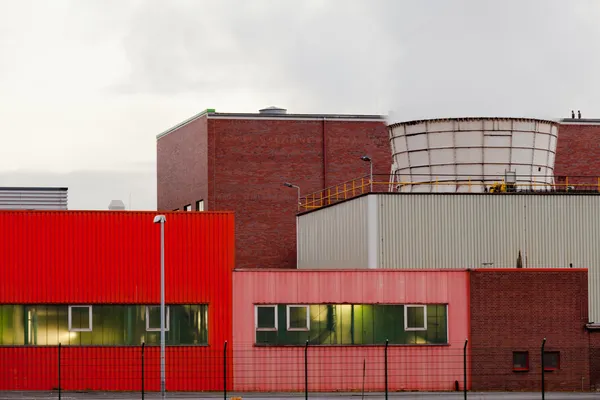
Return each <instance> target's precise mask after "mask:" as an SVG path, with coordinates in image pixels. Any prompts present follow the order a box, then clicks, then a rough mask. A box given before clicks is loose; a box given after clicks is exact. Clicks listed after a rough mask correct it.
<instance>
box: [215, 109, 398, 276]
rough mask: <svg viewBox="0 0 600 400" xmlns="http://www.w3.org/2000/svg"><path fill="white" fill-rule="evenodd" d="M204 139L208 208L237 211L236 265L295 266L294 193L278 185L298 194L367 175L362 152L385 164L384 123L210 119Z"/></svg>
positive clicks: (382, 168)
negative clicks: (207, 146)
mask: <svg viewBox="0 0 600 400" xmlns="http://www.w3.org/2000/svg"><path fill="white" fill-rule="evenodd" d="M323 134H325V152H324V151H323V137H324V136H323ZM209 137H210V141H211V143H210V146H211V148H212V149H214V154H213V155H211V159H209V169H210V170H211V171H212V165H215V166H216V167H215V168H214V172H215V173H214V176H211V177H209V179H211V193H212V194H211V204H214V207H215V208H216V209H217V210H233V211H235V213H236V214H235V215H236V266H237V267H238V268H295V267H296V217H295V215H296V211H297V191H296V189H293V188H287V187H284V186H282V184H283V182H292V183H293V184H296V185H298V186H300V188H301V193H302V195H304V194H307V193H311V192H314V191H317V190H321V189H323V188H324V187H326V186H331V185H335V184H337V183H341V182H343V181H346V180H350V179H353V178H356V177H358V176H361V175H367V174H368V171H369V164H368V163H366V162H364V161H362V160H360V156H362V155H364V154H369V155H371V156H372V158H373V160H374V171H375V172H381V173H388V174H389V168H390V166H391V150H390V147H389V141H388V140H387V137H388V133H387V128H386V125H385V123H384V122H335V121H325V122H323V121H291V120H270V121H269V120H233V119H230V120H223V119H210V120H209ZM212 152H213V151H212V150H211V151H210V152H209V153H211V154H212ZM324 154H325V157H323V155H324ZM211 175H212V172H211Z"/></svg>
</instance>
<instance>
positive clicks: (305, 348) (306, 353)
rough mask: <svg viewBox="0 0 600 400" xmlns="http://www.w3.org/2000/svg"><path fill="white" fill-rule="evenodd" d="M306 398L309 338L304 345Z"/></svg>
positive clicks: (306, 396) (306, 389)
mask: <svg viewBox="0 0 600 400" xmlns="http://www.w3.org/2000/svg"><path fill="white" fill-rule="evenodd" d="M304 399H305V400H308V340H307V341H306V346H304Z"/></svg>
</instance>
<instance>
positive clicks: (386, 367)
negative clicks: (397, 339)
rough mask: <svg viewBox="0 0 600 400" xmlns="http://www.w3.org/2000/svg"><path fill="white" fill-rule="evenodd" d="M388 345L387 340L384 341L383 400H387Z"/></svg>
mask: <svg viewBox="0 0 600 400" xmlns="http://www.w3.org/2000/svg"><path fill="white" fill-rule="evenodd" d="M388 344H389V340H388V339H385V350H384V354H385V359H384V362H385V400H388Z"/></svg>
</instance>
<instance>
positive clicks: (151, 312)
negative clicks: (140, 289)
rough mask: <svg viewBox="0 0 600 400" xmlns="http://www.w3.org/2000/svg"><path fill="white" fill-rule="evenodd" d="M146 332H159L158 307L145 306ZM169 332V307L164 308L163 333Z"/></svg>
mask: <svg viewBox="0 0 600 400" xmlns="http://www.w3.org/2000/svg"><path fill="white" fill-rule="evenodd" d="M146 330H147V331H148V332H153V331H159V332H160V306H146ZM168 330H169V307H168V306H165V332H166V331H168Z"/></svg>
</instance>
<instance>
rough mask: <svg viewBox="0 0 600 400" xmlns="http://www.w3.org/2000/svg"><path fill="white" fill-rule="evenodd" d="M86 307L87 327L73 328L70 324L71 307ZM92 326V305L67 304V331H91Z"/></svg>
mask: <svg viewBox="0 0 600 400" xmlns="http://www.w3.org/2000/svg"><path fill="white" fill-rule="evenodd" d="M74 307H75V308H86V307H87V309H88V312H89V314H88V315H89V317H88V318H89V326H88V328H73V325H72V323H71V322H72V321H73V319H72V311H71V310H72V309H73V308H74ZM92 328H93V324H92V306H91V305H75V306H69V332H91V331H92Z"/></svg>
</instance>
